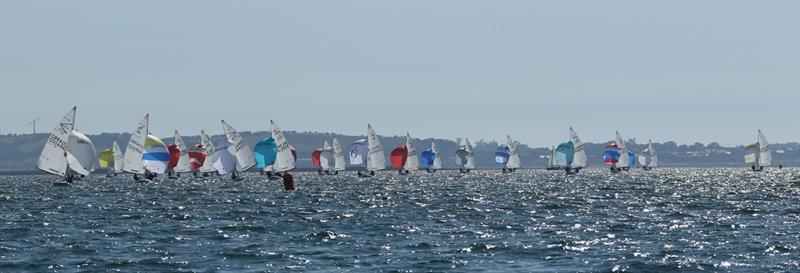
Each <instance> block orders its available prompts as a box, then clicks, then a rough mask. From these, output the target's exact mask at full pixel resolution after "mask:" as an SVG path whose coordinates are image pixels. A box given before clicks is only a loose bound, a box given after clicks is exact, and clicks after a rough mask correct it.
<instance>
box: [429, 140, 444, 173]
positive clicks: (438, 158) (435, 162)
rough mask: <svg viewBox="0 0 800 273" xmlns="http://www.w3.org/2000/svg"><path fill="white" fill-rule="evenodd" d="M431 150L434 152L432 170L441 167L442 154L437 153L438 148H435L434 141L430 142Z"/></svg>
mask: <svg viewBox="0 0 800 273" xmlns="http://www.w3.org/2000/svg"><path fill="white" fill-rule="evenodd" d="M431 151H432V152H433V154H434V157H433V169H434V170H440V169H442V155H441V154H440V153H439V150H437V149H436V142H431Z"/></svg>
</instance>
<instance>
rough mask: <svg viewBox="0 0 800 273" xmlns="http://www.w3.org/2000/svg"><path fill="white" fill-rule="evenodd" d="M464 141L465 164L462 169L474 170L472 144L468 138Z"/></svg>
mask: <svg viewBox="0 0 800 273" xmlns="http://www.w3.org/2000/svg"><path fill="white" fill-rule="evenodd" d="M465 141H466V146H465V147H466V148H467V164H466V165H464V169H467V170H471V169H475V152H474V151H473V150H472V144H470V143H469V138H465Z"/></svg>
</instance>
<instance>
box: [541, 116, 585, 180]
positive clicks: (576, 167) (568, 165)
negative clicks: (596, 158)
mask: <svg viewBox="0 0 800 273" xmlns="http://www.w3.org/2000/svg"><path fill="white" fill-rule="evenodd" d="M586 166H587V165H586V151H585V150H584V149H583V142H581V139H580V137H578V133H576V132H575V129H573V128H572V127H569V141H567V142H564V143H561V144H559V145H558V146H557V147H556V148H553V149H551V153H550V156H549V158H548V166H547V169H548V170H553V169H556V170H564V171H565V172H566V173H567V174H568V175H571V174H576V173H578V172H580V170H581V169H583V168H584V167H586Z"/></svg>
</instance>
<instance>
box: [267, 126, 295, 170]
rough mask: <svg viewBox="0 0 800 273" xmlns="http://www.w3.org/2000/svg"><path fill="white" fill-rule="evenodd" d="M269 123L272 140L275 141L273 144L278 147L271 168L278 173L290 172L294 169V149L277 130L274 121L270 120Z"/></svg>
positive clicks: (279, 130) (278, 129)
mask: <svg viewBox="0 0 800 273" xmlns="http://www.w3.org/2000/svg"><path fill="white" fill-rule="evenodd" d="M269 123H270V127H272V138H274V139H275V144H276V145H277V146H278V150H277V153H276V155H275V164H274V165H273V167H274V168H275V171H276V172H279V173H284V172H288V171H291V170H292V169H294V167H295V158H296V155H295V154H296V152H294V148H293V147H292V146H291V145H289V143H288V142H287V140H286V136H284V135H283V132H281V129H280V128H278V125H277V124H276V123H275V121H272V120H270V121H269Z"/></svg>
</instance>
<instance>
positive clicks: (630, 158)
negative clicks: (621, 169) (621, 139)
mask: <svg viewBox="0 0 800 273" xmlns="http://www.w3.org/2000/svg"><path fill="white" fill-rule="evenodd" d="M628 166H630V167H631V168H633V167H634V166H636V154H634V153H633V152H630V151H628Z"/></svg>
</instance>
